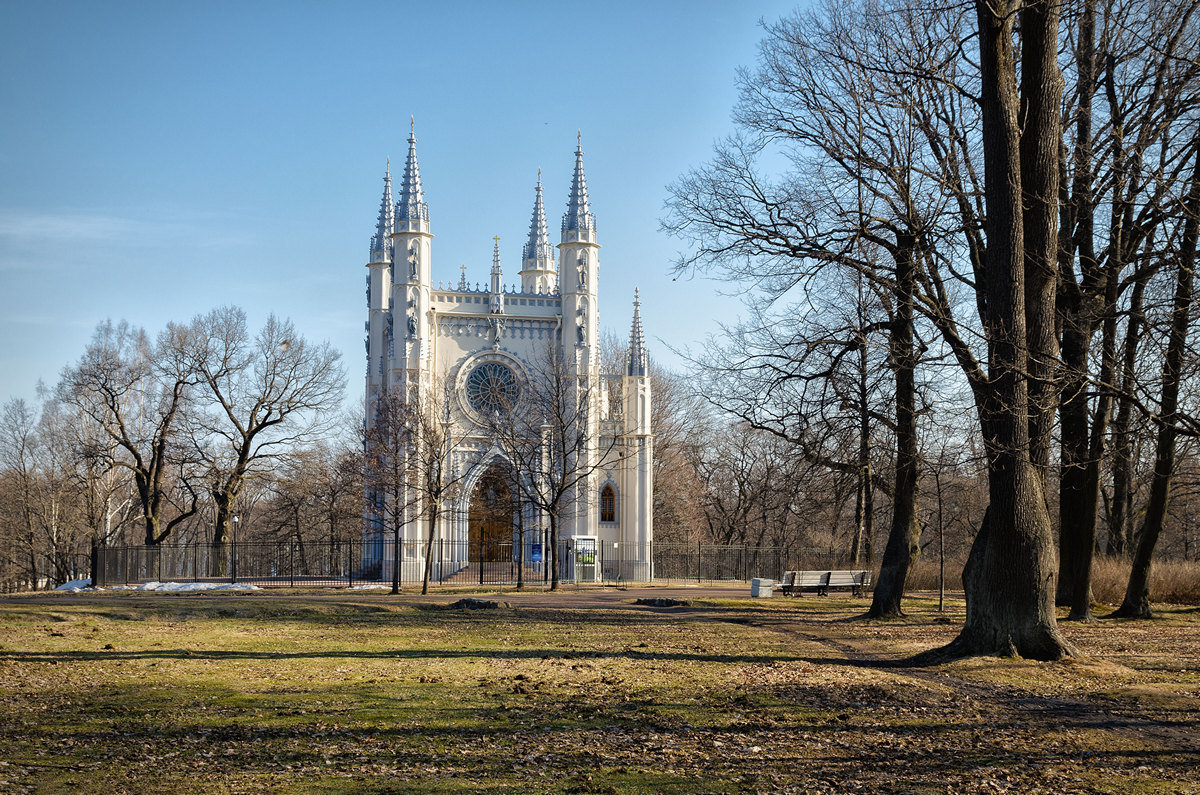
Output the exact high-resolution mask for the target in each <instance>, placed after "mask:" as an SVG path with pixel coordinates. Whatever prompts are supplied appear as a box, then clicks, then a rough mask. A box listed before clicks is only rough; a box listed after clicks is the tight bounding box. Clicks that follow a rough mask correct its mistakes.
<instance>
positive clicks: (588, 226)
mask: <svg viewBox="0 0 1200 795" xmlns="http://www.w3.org/2000/svg"><path fill="white" fill-rule="evenodd" d="M577 141H578V143H577V144H576V146H575V175H574V176H573V177H571V199H570V201H569V202H568V203H567V214H566V215H564V216H563V221H562V231H563V234H564V235H565V234H566V233H567V232H592V233H595V231H596V217H595V216H594V215H592V209H591V206H590V204H589V203H588V192H587V177H585V176H584V174H583V134H582V133H580V135H579V137H578V139H577Z"/></svg>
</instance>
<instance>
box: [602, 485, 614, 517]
mask: <svg viewBox="0 0 1200 795" xmlns="http://www.w3.org/2000/svg"><path fill="white" fill-rule="evenodd" d="M600 521H602V522H615V521H617V493H616V492H615V491H613V487H612V484H611V483H605V484H604V488H603V489H601V490H600Z"/></svg>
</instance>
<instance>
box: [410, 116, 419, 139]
mask: <svg viewBox="0 0 1200 795" xmlns="http://www.w3.org/2000/svg"><path fill="white" fill-rule="evenodd" d="M416 131H417V118H416V117H415V116H409V117H408V134H409V135H412V134H413V133H415V132H416Z"/></svg>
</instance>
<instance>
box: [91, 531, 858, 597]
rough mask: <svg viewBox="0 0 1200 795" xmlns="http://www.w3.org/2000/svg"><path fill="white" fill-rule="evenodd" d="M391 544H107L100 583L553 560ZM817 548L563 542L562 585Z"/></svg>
mask: <svg viewBox="0 0 1200 795" xmlns="http://www.w3.org/2000/svg"><path fill="white" fill-rule="evenodd" d="M425 547H426V545H425V543H424V542H420V541H411V540H402V541H401V542H400V543H399V544H397V543H395V542H394V541H393V540H392V539H387V538H384V539H375V540H365V541H364V540H355V541H333V542H330V541H320V542H317V541H308V542H301V541H242V542H237V543H230V544H223V545H220V546H212V545H210V544H161V545H158V546H126V547H109V548H105V549H100V550H98V551H97V555H96V563H95V572H94V575H93V579H94V582H95V584H96V585H99V586H102V587H103V586H114V585H134V584H140V583H145V582H150V581H155V580H157V581H160V582H169V581H175V582H224V583H244V584H250V585H257V586H260V587H271V586H277V587H354V586H366V585H370V584H390V583H392V582H393V581H398V582H399V584H400V585H401V586H406V587H411V586H413V585H417V584H420V583H421V582H422V581H423V579H424V577H425V572H426V568H427V567H428V570H429V577H430V582H431V583H432V584H435V585H441V586H471V585H476V586H494V585H518V584H523V585H529V586H538V585H548V584H549V583H550V580H551V578H552V571H553V569H552V566H553V565H554V563H555V558H554V556H553V555H551V554H550V550H548V549H543V546H542V545H541V544H524V545H521V544H513V543H499V542H486V541H485V542H479V541H472V542H453V541H437V542H435V543H434V544H433V546H432V549H431V550H430V555H429V558H428V561H427V560H426V554H425V552H426V550H425ZM841 564H842V561H839V560H837V559H836V558H835V557H834V556H831V555H827V554H822V553H820V552H818V551H814V550H805V549H784V548H774V547H749V546H721V545H709V544H670V543H661V544H658V543H656V544H645V545H638V544H620V543H615V544H614V543H611V542H609V543H603V542H596V541H594V540H579V541H577V540H575V539H565V540H562V541H560V542H559V544H558V555H557V565H558V580H559V582H564V583H574V584H578V585H582V584H586V583H609V584H619V583H649V582H652V581H657V582H668V583H670V582H675V583H686V582H693V583H700V584H703V583H712V582H720V581H742V582H744V581H749V580H750V579H751V578H754V577H768V578H779V577H780V576H781V575H782V573H783V572H784V571H785V570H788V569H831V568H838V567H839V566H840V565H841Z"/></svg>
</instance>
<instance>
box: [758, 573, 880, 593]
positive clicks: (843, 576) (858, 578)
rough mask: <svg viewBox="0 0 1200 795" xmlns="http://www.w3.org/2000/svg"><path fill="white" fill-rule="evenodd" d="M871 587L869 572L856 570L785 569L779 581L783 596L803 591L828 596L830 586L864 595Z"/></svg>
mask: <svg viewBox="0 0 1200 795" xmlns="http://www.w3.org/2000/svg"><path fill="white" fill-rule="evenodd" d="M870 587H871V572H870V571H867V570H865V569H860V570H857V571H785V572H784V573H783V579H782V580H781V581H780V583H779V592H780V593H782V594H783V595H784V596H800V595H802V594H803V593H804V592H805V591H816V593H817V596H828V595H829V591H830V589H831V588H849V589H850V592H851V593H852V594H854V595H855V596H865V595H866V593H867V589H869V588H870Z"/></svg>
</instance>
